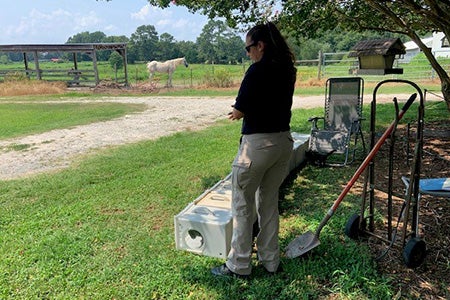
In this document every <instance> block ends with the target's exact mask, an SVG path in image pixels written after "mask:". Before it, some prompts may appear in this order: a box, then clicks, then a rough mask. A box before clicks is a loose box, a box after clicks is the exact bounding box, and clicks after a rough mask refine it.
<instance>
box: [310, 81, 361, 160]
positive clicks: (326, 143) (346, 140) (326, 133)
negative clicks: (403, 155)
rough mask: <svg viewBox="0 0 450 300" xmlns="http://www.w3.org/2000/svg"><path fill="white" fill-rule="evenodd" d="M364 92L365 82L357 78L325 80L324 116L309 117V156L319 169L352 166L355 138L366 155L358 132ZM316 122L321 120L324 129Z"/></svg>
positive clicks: (359, 131) (359, 130)
mask: <svg viewBox="0 0 450 300" xmlns="http://www.w3.org/2000/svg"><path fill="white" fill-rule="evenodd" d="M363 92H364V81H363V79H362V78H360V77H343V78H330V79H328V80H327V82H326V88H325V95H326V96H325V115H324V117H311V118H309V120H308V121H310V122H312V128H311V137H310V140H309V149H308V153H309V156H310V157H311V158H312V159H313V160H314V161H315V163H318V164H319V165H322V166H323V165H329V166H345V165H346V164H350V163H352V162H353V160H354V159H355V154H356V144H357V141H358V136H360V137H361V140H362V146H363V151H364V153H365V151H366V145H365V142H364V137H363V134H362V130H361V121H362V120H363V118H362V105H363ZM318 120H323V129H319V127H318ZM353 137H354V139H353V141H352V138H353ZM350 152H352V154H351V157H350ZM333 154H339V155H340V156H336V155H333ZM331 155H333V156H334V157H333V159H332V161H335V162H334V163H333V162H331V163H330V162H328V163H327V159H329V157H330V156H331ZM342 155H343V156H344V157H343V161H342ZM341 161H342V162H341Z"/></svg>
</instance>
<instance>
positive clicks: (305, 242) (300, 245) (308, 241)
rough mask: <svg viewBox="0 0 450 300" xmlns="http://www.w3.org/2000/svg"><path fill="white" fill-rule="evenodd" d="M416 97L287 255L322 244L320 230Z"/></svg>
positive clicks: (293, 255)
mask: <svg viewBox="0 0 450 300" xmlns="http://www.w3.org/2000/svg"><path fill="white" fill-rule="evenodd" d="M416 97H417V94H412V95H411V97H409V99H408V101H407V102H406V103H405V105H403V107H402V109H401V110H400V112H399V113H398V116H397V118H396V119H395V120H394V121H393V122H392V123H391V125H390V126H389V127H388V129H386V131H385V132H384V133H383V135H382V136H381V138H380V139H379V140H378V142H377V143H376V144H375V146H374V147H373V148H372V150H371V151H370V152H369V154H368V155H367V157H366V158H365V159H364V161H363V162H362V163H361V165H360V166H359V168H358V169H357V170H356V172H355V174H354V175H353V176H352V178H351V179H350V181H349V182H348V183H347V185H346V186H345V188H344V190H343V191H342V192H341V194H340V195H339V197H338V198H337V199H336V201H335V202H334V204H333V206H331V208H330V209H329V210H328V212H327V214H326V216H325V217H324V218H323V219H322V221H321V222H320V224H319V227H318V228H317V230H316V232H315V233H313V232H312V231H308V232H306V233H304V234H302V235H300V236H298V237H296V238H295V239H294V240H293V241H291V242H290V243H289V245H288V246H287V248H286V256H287V257H289V258H295V257H298V256H301V255H303V254H305V253H306V252H308V251H310V250H311V249H313V248H316V247H317V246H319V245H320V241H319V235H320V231H322V228H323V227H324V226H325V225H326V224H327V223H328V220H329V219H330V218H331V217H332V216H333V214H334V213H335V211H336V209H337V208H338V206H339V204H340V203H341V202H342V200H343V199H344V197H345V196H346V195H347V193H348V191H349V190H350V189H351V188H352V186H353V185H354V184H355V182H356V180H358V178H359V176H360V175H361V173H362V172H363V171H364V169H365V168H366V167H367V166H368V165H369V163H370V161H371V160H372V159H373V158H374V156H375V155H376V154H377V152H378V150H380V148H381V146H382V145H383V143H384V142H385V141H386V139H387V138H388V137H389V136H390V135H391V133H392V131H393V130H394V128H395V125H396V123H397V122H398V121H399V120H400V119H401V118H403V115H404V114H405V113H406V111H407V110H408V109H409V107H410V106H411V104H412V103H413V102H414V100H415V99H416Z"/></svg>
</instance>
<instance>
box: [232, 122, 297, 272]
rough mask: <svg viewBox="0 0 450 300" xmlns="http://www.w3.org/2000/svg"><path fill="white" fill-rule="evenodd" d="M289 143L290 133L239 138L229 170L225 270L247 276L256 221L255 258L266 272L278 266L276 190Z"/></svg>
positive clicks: (285, 166)
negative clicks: (230, 224) (229, 226)
mask: <svg viewBox="0 0 450 300" xmlns="http://www.w3.org/2000/svg"><path fill="white" fill-rule="evenodd" d="M292 147H293V140H292V137H291V134H290V132H288V131H287V132H279V133H264V134H250V135H244V136H243V137H242V141H241V145H240V147H239V151H238V154H237V156H236V158H235V160H234V162H233V168H232V185H233V190H232V202H231V203H232V204H231V206H232V216H233V236H232V240H231V250H230V253H229V254H228V260H227V262H226V265H227V267H228V268H229V269H230V270H231V271H233V272H235V273H237V274H241V275H249V274H250V273H251V268H252V266H251V254H252V243H253V241H252V227H253V223H254V222H255V221H256V220H258V223H259V227H260V231H259V234H258V236H257V247H258V259H259V261H260V262H261V263H262V264H263V266H264V267H265V268H266V269H267V270H268V271H269V272H274V271H276V270H277V268H278V265H279V263H280V251H279V246H278V229H279V212H278V190H279V188H280V185H281V183H282V182H283V180H284V179H285V178H286V175H287V172H288V164H289V160H290V158H291V153H292Z"/></svg>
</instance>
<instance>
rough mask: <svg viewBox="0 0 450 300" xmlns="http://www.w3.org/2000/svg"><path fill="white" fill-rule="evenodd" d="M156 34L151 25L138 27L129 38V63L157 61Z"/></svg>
mask: <svg viewBox="0 0 450 300" xmlns="http://www.w3.org/2000/svg"><path fill="white" fill-rule="evenodd" d="M158 40H159V38H158V32H157V31H156V29H155V26H153V25H142V26H139V27H138V28H137V29H136V31H135V32H134V33H132V34H131V37H130V50H129V54H130V56H131V57H130V61H135V60H141V61H142V60H143V61H149V60H158V59H160V58H161V57H158Z"/></svg>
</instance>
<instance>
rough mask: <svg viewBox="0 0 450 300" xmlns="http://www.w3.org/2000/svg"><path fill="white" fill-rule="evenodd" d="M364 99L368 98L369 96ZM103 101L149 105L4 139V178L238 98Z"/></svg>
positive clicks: (191, 122) (214, 115) (134, 137)
mask: <svg viewBox="0 0 450 300" xmlns="http://www.w3.org/2000/svg"><path fill="white" fill-rule="evenodd" d="M405 98H406V96H405ZM366 99H370V98H369V97H366ZM399 99H401V98H400V97H399ZM74 101H76V102H90V100H76V99H75V100H74ZM98 101H99V100H98V99H95V100H92V102H98ZM101 101H104V102H125V103H143V104H145V105H146V106H147V109H146V110H145V111H143V112H141V113H135V114H129V115H125V116H123V117H120V118H117V119H114V120H110V121H105V122H98V123H92V124H89V125H83V126H76V127H72V128H67V129H57V130H52V131H48V132H45V133H42V134H35V135H29V136H25V137H20V138H13V139H7V140H1V141H0V180H10V179H17V178H22V177H27V176H31V175H35V174H39V173H43V172H50V171H56V170H60V169H62V168H66V167H68V166H69V165H70V164H71V162H73V161H75V160H76V159H79V158H80V157H81V156H82V155H85V154H87V153H89V152H91V151H94V150H95V149H100V148H104V147H108V146H115V145H120V144H126V143H132V142H138V141H143V140H152V139H156V138H159V137H161V136H165V135H170V134H173V133H175V132H178V131H185V130H199V129H202V128H205V127H206V126H208V125H211V124H212V123H214V122H215V121H217V120H219V119H225V118H226V114H227V113H228V112H229V111H230V108H231V107H230V105H231V104H233V102H234V99H233V98H229V97H227V98H226V97H216V98H206V97H184V98H173V97H143V98H141V97H140V98H132V97H129V98H123V97H117V98H114V97H111V98H105V99H103V100H101ZM323 101H324V100H323V96H316V97H295V98H294V104H293V108H311V107H321V106H323ZM377 101H378V102H383V101H392V97H390V96H389V97H380V98H379V100H378V99H377ZM65 102H67V101H65ZM46 103H48V102H46ZM20 149H22V150H20Z"/></svg>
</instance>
